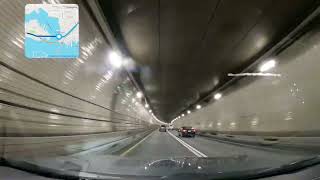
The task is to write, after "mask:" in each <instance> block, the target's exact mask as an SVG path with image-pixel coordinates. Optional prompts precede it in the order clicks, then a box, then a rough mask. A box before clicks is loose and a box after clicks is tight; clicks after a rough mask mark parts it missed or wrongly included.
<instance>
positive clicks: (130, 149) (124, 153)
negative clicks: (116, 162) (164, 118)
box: [120, 131, 155, 156]
mask: <svg viewBox="0 0 320 180" xmlns="http://www.w3.org/2000/svg"><path fill="white" fill-rule="evenodd" d="M154 132H155V131H153V132H151V133H150V134H149V135H148V136H146V137H144V138H143V139H141V141H139V142H138V143H137V144H135V145H134V146H132V147H131V148H129V149H128V150H126V151H125V152H123V153H122V154H121V155H120V156H125V155H127V154H128V153H129V152H130V151H132V150H133V149H134V148H136V147H137V146H138V145H139V144H141V143H142V142H143V141H145V140H146V139H147V138H148V137H150V136H151V135H152V134H153V133H154Z"/></svg>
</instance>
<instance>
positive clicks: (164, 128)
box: [159, 125, 167, 132]
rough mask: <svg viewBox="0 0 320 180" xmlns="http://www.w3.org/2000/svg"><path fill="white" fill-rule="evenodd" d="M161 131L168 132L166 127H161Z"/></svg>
mask: <svg viewBox="0 0 320 180" xmlns="http://www.w3.org/2000/svg"><path fill="white" fill-rule="evenodd" d="M159 131H160V132H166V131H167V128H166V125H161V126H160V128H159Z"/></svg>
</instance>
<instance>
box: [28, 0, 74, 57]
mask: <svg viewBox="0 0 320 180" xmlns="http://www.w3.org/2000/svg"><path fill="white" fill-rule="evenodd" d="M24 45H25V56H26V57H27V58H31V59H32V58H78V57H79V8H78V5H76V4H28V5H26V7H25V43H24Z"/></svg>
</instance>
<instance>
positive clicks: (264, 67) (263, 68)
mask: <svg viewBox="0 0 320 180" xmlns="http://www.w3.org/2000/svg"><path fill="white" fill-rule="evenodd" d="M275 66H276V61H275V60H273V59H272V60H269V61H267V62H265V63H263V64H262V65H261V66H260V68H259V70H260V72H265V71H268V70H270V69H272V68H274V67H275Z"/></svg>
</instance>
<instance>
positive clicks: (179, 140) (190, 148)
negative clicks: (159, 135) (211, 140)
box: [168, 131, 208, 157]
mask: <svg viewBox="0 0 320 180" xmlns="http://www.w3.org/2000/svg"><path fill="white" fill-rule="evenodd" d="M168 133H169V134H170V136H171V137H173V138H174V139H175V140H177V141H178V142H179V143H181V144H182V145H183V146H184V147H186V148H187V149H188V150H189V151H191V152H192V153H193V154H195V155H196V156H197V157H208V156H207V155H205V154H204V153H202V152H200V151H199V150H197V149H196V148H194V147H192V146H191V145H189V144H188V143H186V142H184V141H183V140H181V139H179V138H177V137H176V136H175V135H173V134H172V133H171V132H169V131H168Z"/></svg>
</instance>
